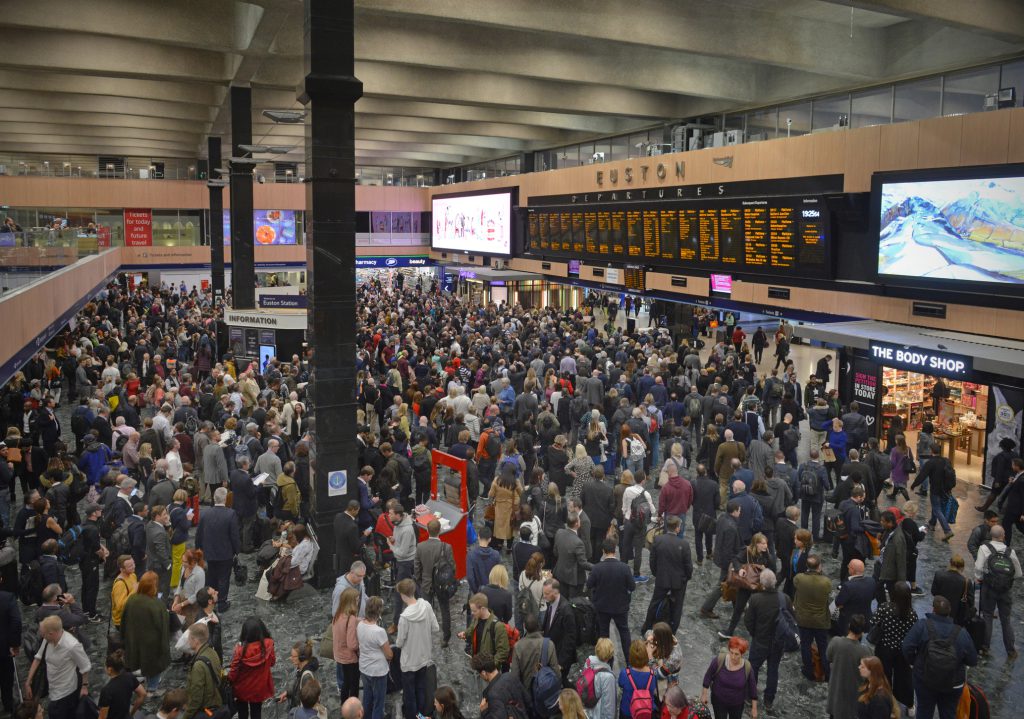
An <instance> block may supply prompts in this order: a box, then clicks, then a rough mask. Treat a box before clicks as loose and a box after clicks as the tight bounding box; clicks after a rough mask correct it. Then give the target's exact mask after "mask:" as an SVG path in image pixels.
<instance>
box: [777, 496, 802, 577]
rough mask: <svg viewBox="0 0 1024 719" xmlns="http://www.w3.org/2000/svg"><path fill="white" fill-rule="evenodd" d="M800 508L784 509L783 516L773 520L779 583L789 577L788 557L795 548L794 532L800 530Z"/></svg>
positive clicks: (794, 506)
mask: <svg viewBox="0 0 1024 719" xmlns="http://www.w3.org/2000/svg"><path fill="white" fill-rule="evenodd" d="M799 522H800V508H799V507H797V506H796V505H791V506H789V507H786V512H785V514H783V516H781V517H779V518H778V519H776V520H775V556H777V557H778V558H779V569H780V571H779V581H780V582H785V581H786V580H787V579H790V578H791V577H790V576H789V572H790V566H789V555H791V554H792V553H793V547H795V546H796V542H795V538H796V530H798V529H799V528H800V526H799Z"/></svg>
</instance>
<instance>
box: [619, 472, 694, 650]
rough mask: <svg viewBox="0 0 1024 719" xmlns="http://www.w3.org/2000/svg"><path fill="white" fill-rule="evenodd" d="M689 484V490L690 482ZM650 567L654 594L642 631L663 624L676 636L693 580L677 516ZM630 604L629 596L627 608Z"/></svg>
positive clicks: (672, 517)
mask: <svg viewBox="0 0 1024 719" xmlns="http://www.w3.org/2000/svg"><path fill="white" fill-rule="evenodd" d="M683 481H684V482H685V480H683ZM686 484H687V486H689V482H686ZM650 564H651V574H652V575H654V594H653V595H652V596H651V602H650V605H649V606H648V607H647V617H646V618H645V619H644V624H643V627H642V628H641V631H646V630H647V629H650V628H652V627H653V626H654V625H655V624H656V623H657V622H659V621H661V622H666V623H668V625H669V626H670V627H671V628H672V631H673V633H674V632H676V631H678V630H679V620H680V617H681V616H682V613H683V600H684V599H685V597H686V585H687V584H688V583H689V581H690V579H691V578H692V577H693V561H692V560H691V558H690V545H689V543H687V542H686V541H685V540H684V539H683V537H682V520H680V518H679V517H678V516H677V515H674V514H670V515H669V516H668V518H667V519H666V520H665V531H664V532H663V533H662V534H659V535H658V536H656V537H655V538H654V543H653V544H652V545H651V550H650ZM620 591H621V590H620ZM628 601H629V600H628V596H627V606H628ZM620 633H621V630H620Z"/></svg>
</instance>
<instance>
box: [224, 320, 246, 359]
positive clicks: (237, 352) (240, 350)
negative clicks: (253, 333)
mask: <svg viewBox="0 0 1024 719" xmlns="http://www.w3.org/2000/svg"><path fill="white" fill-rule="evenodd" d="M228 345H229V346H230V347H231V354H232V355H234V356H235V357H244V356H245V330H244V329H243V328H241V327H231V328H229V329H228Z"/></svg>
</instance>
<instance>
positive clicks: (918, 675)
mask: <svg viewBox="0 0 1024 719" xmlns="http://www.w3.org/2000/svg"><path fill="white" fill-rule="evenodd" d="M851 624H852V622H851ZM833 641H834V640H833ZM903 655H904V656H905V657H906V658H907V661H908V662H910V663H911V664H912V665H913V666H914V694H915V696H916V697H917V713H916V715H915V716H916V717H917V718H918V719H931V718H932V717H933V716H934V714H935V709H936V708H938V710H939V717H940V719H947V718H949V719H952V717H953V716H955V714H956V708H957V704H958V703H959V702H960V697H961V696H962V695H963V688H964V683H965V682H966V680H967V667H973V666H975V665H976V664H977V663H978V652H977V650H976V649H975V647H974V642H973V641H971V635H970V634H969V633H968V632H967V631H965V630H964V629H963V627H961V626H959V625H957V624H954V623H953V619H952V617H950V606H949V600H947V599H946V598H945V597H935V598H934V599H933V600H932V611H931V612H929V613H927V614H925V616H924V618H923V619H919V620H918V621H917V624H915V625H914V627H913V628H912V629H911V630H910V631H909V632H907V636H906V637H904V639H903Z"/></svg>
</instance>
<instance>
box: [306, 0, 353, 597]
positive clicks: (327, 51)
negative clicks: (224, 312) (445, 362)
mask: <svg viewBox="0 0 1024 719" xmlns="http://www.w3.org/2000/svg"><path fill="white" fill-rule="evenodd" d="M305 8H306V15H305V62H306V67H305V70H306V78H305V82H304V85H303V92H302V95H301V97H300V99H301V100H302V102H303V103H305V104H306V105H307V106H308V109H309V118H308V119H307V121H306V183H307V184H306V263H307V268H308V275H307V287H308V293H309V335H310V336H309V342H310V346H311V347H312V348H313V362H312V375H313V381H312V384H313V385H314V397H313V401H314V402H315V415H314V416H315V426H316V467H315V472H314V474H313V509H312V511H313V517H314V524H315V528H316V532H317V537H318V538H319V540H320V554H319V558H318V560H317V576H318V577H319V578H320V581H321V583H322V584H327V583H328V581H329V582H330V583H333V580H334V577H335V576H336V575H337V573H338V571H345V570H347V569H348V568H347V567H341V568H336V567H335V566H334V554H335V552H334V531H333V522H334V516H335V515H336V514H338V513H339V512H341V511H343V510H344V508H345V506H346V505H347V503H348V500H349V499H352V498H358V496H359V491H358V486H357V482H358V479H357V476H356V475H357V472H358V466H357V460H358V454H357V451H356V441H355V438H356V427H355V421H356V401H355V390H356V385H355V354H356V347H355V314H356V304H355V301H356V277H355V274H356V271H355V254H356V247H355V245H356V243H355V209H356V206H355V184H356V180H355V103H356V100H358V99H359V97H360V96H361V95H362V94H363V85H362V83H361V82H359V80H357V79H356V78H355V77H354V72H355V62H354V46H353V44H354V37H353V0H306V2H305ZM339 470H345V471H346V472H347V473H348V488H347V492H346V494H344V495H335V496H330V493H329V488H328V477H329V475H330V473H331V472H335V471H339Z"/></svg>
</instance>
